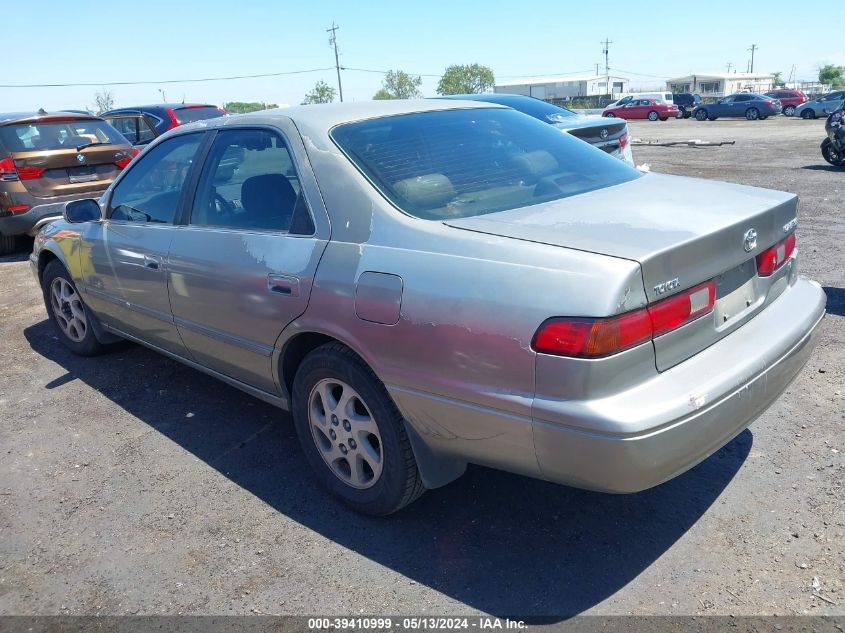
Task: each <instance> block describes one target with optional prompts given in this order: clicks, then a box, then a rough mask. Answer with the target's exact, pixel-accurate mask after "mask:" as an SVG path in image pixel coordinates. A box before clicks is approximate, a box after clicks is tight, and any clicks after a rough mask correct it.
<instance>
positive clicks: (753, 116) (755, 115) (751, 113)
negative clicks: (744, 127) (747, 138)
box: [745, 108, 760, 121]
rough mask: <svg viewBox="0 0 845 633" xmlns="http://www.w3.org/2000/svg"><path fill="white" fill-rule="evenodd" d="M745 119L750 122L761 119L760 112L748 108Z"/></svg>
mask: <svg viewBox="0 0 845 633" xmlns="http://www.w3.org/2000/svg"><path fill="white" fill-rule="evenodd" d="M745 118H746V119H748V120H749V121H756V120H757V119H759V118H760V111H759V110H758V109H757V108H748V109H747V110H746V111H745Z"/></svg>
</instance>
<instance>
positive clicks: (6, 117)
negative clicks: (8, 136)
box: [0, 110, 100, 125]
mask: <svg viewBox="0 0 845 633" xmlns="http://www.w3.org/2000/svg"><path fill="white" fill-rule="evenodd" d="M55 117H62V118H68V119H77V120H80V121H85V120H90V119H99V118H100V117H98V116H97V115H95V114H83V113H82V112H78V111H77V112H68V111H66V110H57V111H55V112H45V111H44V110H39V111H38V112H4V113H0V125H11V124H13V123H32V122H35V121H38V120H40V119H52V118H55Z"/></svg>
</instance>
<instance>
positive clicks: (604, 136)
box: [599, 127, 610, 140]
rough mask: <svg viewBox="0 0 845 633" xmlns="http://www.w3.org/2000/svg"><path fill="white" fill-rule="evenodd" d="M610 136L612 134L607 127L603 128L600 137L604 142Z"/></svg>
mask: <svg viewBox="0 0 845 633" xmlns="http://www.w3.org/2000/svg"><path fill="white" fill-rule="evenodd" d="M608 134H610V132H608V131H607V128H606V127H603V128H602V129H601V132H599V136H601V138H602V140H604V139H606V138H607V136H608Z"/></svg>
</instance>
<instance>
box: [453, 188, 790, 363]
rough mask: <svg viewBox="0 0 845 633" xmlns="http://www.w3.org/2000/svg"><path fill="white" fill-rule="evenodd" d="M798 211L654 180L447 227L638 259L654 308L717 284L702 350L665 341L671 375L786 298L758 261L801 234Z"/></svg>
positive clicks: (771, 198)
mask: <svg viewBox="0 0 845 633" xmlns="http://www.w3.org/2000/svg"><path fill="white" fill-rule="evenodd" d="M796 208H797V197H796V196H795V195H793V194H788V193H783V192H778V191H770V190H766V189H758V188H754V187H747V186H742V185H733V184H728V183H716V182H712V181H706V180H699V179H694V178H682V177H678V176H668V175H660V174H648V175H645V176H644V177H642V178H638V179H636V180H633V181H630V182H627V183H623V184H620V185H616V186H614V187H608V188H605V189H601V190H598V191H593V192H589V193H585V194H582V195H578V196H574V197H571V198H564V199H561V200H556V201H553V202H549V203H545V204H540V205H536V206H531V207H523V208H520V209H513V210H509V211H503V212H498V213H491V214H489V215H483V216H476V217H470V218H462V219H455V220H447V221H446V224H447V225H449V226H452V227H455V228H459V229H464V230H471V231H477V232H481V233H488V234H492V235H499V236H506V237H512V238H515V239H521V240H528V241H533V242H538V243H543V244H551V245H555V246H561V247H565V248H573V249H578V250H583V251H589V252H592V253H600V254H604V255H609V256H612V257H620V258H624V259H629V260H634V261H636V262H638V263H639V264H640V267H641V269H642V276H643V281H644V285H645V292H646V296H647V298H648V301H649V303H654V302H657V301H659V300H661V299H665V298H667V297H670V296H672V295H673V294H675V293H677V292H680V291H683V290H685V289H688V288H692V287H694V286H696V285H698V284H700V283H702V282H704V281H708V280H711V279H713V280H715V281H716V306H715V308H714V311H713V313H712V315H711V316H710V317H709V323H711V325H709V327H708V328H707V331H706V332H702V331H701V324H698V326H697V329H696V332H697V334H696V337H695V339H694V341H692V342H690V341H682V340H678V341H676V342H675V343H674V344H672V345H665V344H664V345H661V344H660V342H659V341H657V340H656V341H655V349H656V355H657V365H658V368H659V369H665V368H668V367H669V366H672V365H674V364H676V363H678V362H681V361H682V360H684V359H685V358H688V357H689V356H692V355H693V354H694V353H696V352H697V351H700V350H701V349H703V348H704V347H707V346H708V345H710V344H712V343H714V342H715V341H717V340H718V339H719V338H721V337H722V336H725V335H726V334H728V333H729V332H730V331H732V330H733V329H735V328H736V327H739V326H740V325H742V324H743V323H745V322H747V320H748V319H749V318H751V317H753V315H754V313H756V312H757V311H759V310H760V309H762V308H763V307H764V306H765V304H766V299H767V298H770V297H769V294H770V290H771V291H772V292H780V291H782V289H783V288H782V287H779V286H775V285H773V284H771V283H758V281H759V280H758V279H757V274H756V264H755V261H754V259H755V256H756V255H757V254H759V253H760V252H761V251H763V250H764V249H766V248H768V247H769V246H772V245H774V244H777V243H778V242H780V241H782V240H783V239H784V238H785V237H787V236H788V234H789V233H791V232H792V230H793V229H794V227H795V223H796V220H795V214H796ZM550 316H552V315H550ZM560 316H606V315H560ZM717 320H719V322H717ZM685 327H686V326H685ZM665 336H668V337H670V336H672V335H670V334H667V335H665ZM675 338H677V337H675Z"/></svg>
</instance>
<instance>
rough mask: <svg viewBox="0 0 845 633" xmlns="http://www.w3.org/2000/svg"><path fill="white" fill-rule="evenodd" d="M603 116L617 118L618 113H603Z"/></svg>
mask: <svg viewBox="0 0 845 633" xmlns="http://www.w3.org/2000/svg"><path fill="white" fill-rule="evenodd" d="M602 116H605V117H607V118H608V119H615V118H616V115H615V114H613V112H607V113H606V114H604V115H602Z"/></svg>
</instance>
